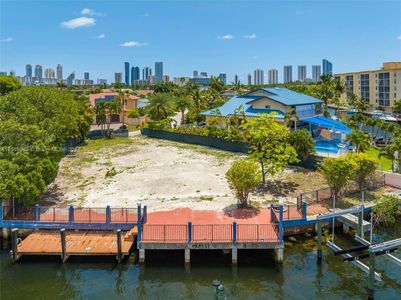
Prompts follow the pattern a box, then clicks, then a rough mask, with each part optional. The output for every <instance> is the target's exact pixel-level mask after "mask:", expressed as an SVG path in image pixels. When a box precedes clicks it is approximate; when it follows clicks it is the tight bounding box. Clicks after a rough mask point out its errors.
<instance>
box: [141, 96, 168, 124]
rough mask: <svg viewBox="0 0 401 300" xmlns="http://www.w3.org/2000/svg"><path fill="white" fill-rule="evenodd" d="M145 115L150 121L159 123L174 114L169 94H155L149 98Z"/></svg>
mask: <svg viewBox="0 0 401 300" xmlns="http://www.w3.org/2000/svg"><path fill="white" fill-rule="evenodd" d="M146 109H147V113H148V115H149V117H150V118H151V119H152V120H156V121H160V120H163V119H167V118H168V117H170V116H172V115H173V114H174V103H173V99H172V95H171V94H165V93H157V94H153V95H150V96H149V104H148V105H147V106H146Z"/></svg>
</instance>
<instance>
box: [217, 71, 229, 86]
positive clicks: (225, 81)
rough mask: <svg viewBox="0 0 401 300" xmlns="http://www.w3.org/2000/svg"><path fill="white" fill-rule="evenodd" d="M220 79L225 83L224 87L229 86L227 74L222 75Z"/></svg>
mask: <svg viewBox="0 0 401 300" xmlns="http://www.w3.org/2000/svg"><path fill="white" fill-rule="evenodd" d="M219 79H220V81H222V82H223V83H224V85H226V84H227V75H226V73H220V74H219Z"/></svg>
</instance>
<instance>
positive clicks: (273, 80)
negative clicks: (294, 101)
mask: <svg viewBox="0 0 401 300" xmlns="http://www.w3.org/2000/svg"><path fill="white" fill-rule="evenodd" d="M268 75H269V84H278V70H277V69H270V70H269V74H268Z"/></svg>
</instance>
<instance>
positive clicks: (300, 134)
mask: <svg viewBox="0 0 401 300" xmlns="http://www.w3.org/2000/svg"><path fill="white" fill-rule="evenodd" d="M289 142H290V144H291V146H292V147H294V149H295V151H296V152H297V153H298V156H299V157H300V158H301V159H302V160H303V161H305V160H307V159H308V157H309V156H310V155H312V154H313V153H315V143H314V142H313V139H312V136H311V135H310V134H309V132H308V130H306V129H305V128H304V129H301V130H295V131H291V133H290V138H289Z"/></svg>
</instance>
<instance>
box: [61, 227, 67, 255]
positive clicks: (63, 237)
mask: <svg viewBox="0 0 401 300" xmlns="http://www.w3.org/2000/svg"><path fill="white" fill-rule="evenodd" d="M60 237H61V261H62V262H63V263H64V262H65V261H66V260H67V241H66V231H65V228H61V229H60Z"/></svg>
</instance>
